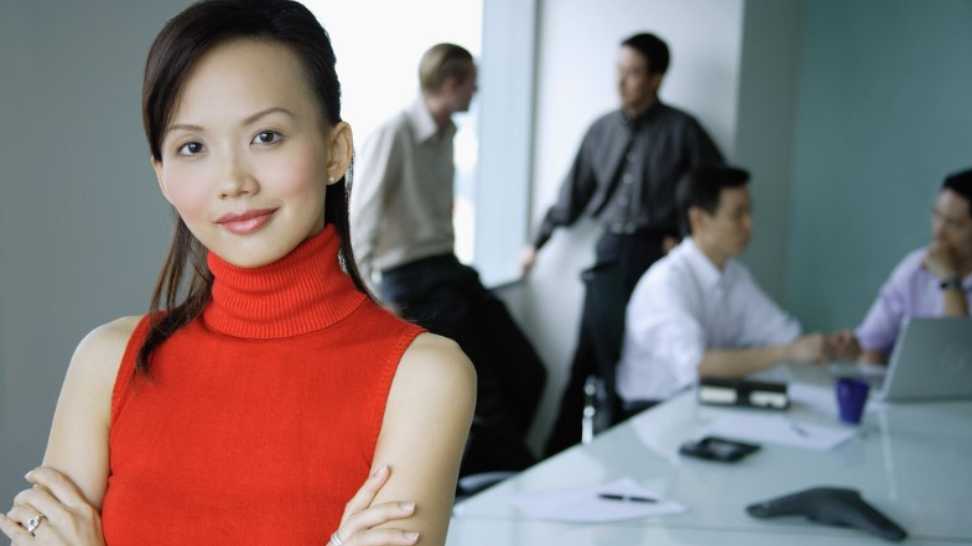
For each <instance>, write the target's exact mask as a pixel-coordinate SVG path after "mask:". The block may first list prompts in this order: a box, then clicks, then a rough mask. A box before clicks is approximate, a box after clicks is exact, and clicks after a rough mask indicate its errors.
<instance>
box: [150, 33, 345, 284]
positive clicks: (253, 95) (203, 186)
mask: <svg viewBox="0 0 972 546" xmlns="http://www.w3.org/2000/svg"><path fill="white" fill-rule="evenodd" d="M350 160H351V129H350V127H349V126H348V125H347V124H345V123H339V124H338V125H336V126H334V127H329V126H328V123H327V121H326V119H325V117H324V113H323V111H322V109H321V105H320V102H319V101H318V99H317V96H316V95H315V94H314V91H313V90H312V88H311V86H310V84H309V83H308V80H307V77H306V76H305V71H304V68H303V66H302V65H301V62H300V59H299V58H298V57H297V55H296V54H294V53H293V52H292V51H291V50H290V49H289V48H288V47H287V46H285V45H282V44H279V43H275V42H270V41H260V40H251V39H241V40H235V41H230V42H227V43H225V44H222V45H219V46H217V47H215V48H213V49H212V50H211V51H209V52H208V53H206V55H204V56H203V57H202V58H201V59H199V61H198V62H197V63H196V66H195V67H194V68H193V70H192V71H191V72H190V74H189V77H188V78H187V80H186V82H185V84H184V85H183V87H182V89H181V93H180V95H179V97H178V98H177V100H176V103H175V106H174V109H173V115H172V118H171V121H170V123H169V125H168V126H167V127H166V129H165V134H164V135H163V138H162V159H161V161H153V168H154V169H155V174H156V176H157V177H158V180H159V186H160V187H161V188H162V193H163V194H164V195H165V198H166V199H167V200H168V201H169V202H170V203H171V204H172V206H173V207H175V209H176V211H177V212H178V213H179V216H180V217H181V218H182V220H183V221H184V222H185V223H186V225H187V226H188V227H189V230H190V231H192V233H193V235H195V236H196V238H197V239H199V241H200V242H202V244H203V245H205V246H206V248H208V249H209V250H210V251H212V252H214V253H216V254H217V255H218V256H220V257H221V258H223V259H224V260H226V261H228V262H230V263H232V264H234V265H237V266H240V267H258V266H261V265H265V264H268V263H270V262H273V261H275V260H278V259H280V258H281V257H283V256H285V255H286V254H287V253H289V252H290V251H291V250H293V249H294V247H296V246H297V245H298V244H300V243H301V241H303V240H305V239H307V238H308V237H310V236H312V235H314V234H316V233H318V232H320V231H321V229H323V227H324V192H325V187H326V185H327V184H329V183H333V182H334V181H337V180H339V179H340V178H341V177H342V176H344V173H345V172H346V171H347V168H348V164H349V163H350Z"/></svg>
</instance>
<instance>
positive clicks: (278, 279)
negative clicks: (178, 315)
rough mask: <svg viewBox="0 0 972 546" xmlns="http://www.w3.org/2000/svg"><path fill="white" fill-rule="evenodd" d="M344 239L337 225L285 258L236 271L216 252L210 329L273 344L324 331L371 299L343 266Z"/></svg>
mask: <svg viewBox="0 0 972 546" xmlns="http://www.w3.org/2000/svg"><path fill="white" fill-rule="evenodd" d="M340 246H341V239H340V237H339V236H338V233H337V231H336V230H335V229H334V227H333V226H327V227H325V228H324V230H323V231H321V232H320V233H318V234H317V235H315V236H313V237H311V238H310V239H308V240H306V241H304V242H302V243H301V244H300V245H298V246H297V248H295V249H294V250H292V251H291V252H290V254H287V255H286V256H284V257H283V258H281V259H279V260H277V261H275V262H273V263H270V264H267V265H264V266H261V267H255V268H244V267H238V266H235V265H233V264H231V263H229V262H227V261H226V260H223V259H222V258H220V257H219V256H217V255H216V254H214V253H212V252H210V253H209V256H208V257H207V262H208V263H209V269H210V271H212V273H213V277H214V281H213V288H212V301H210V303H209V304H208V305H207V306H206V309H205V311H204V312H203V320H204V321H205V324H206V326H207V327H209V328H210V329H212V330H215V331H217V332H220V333H223V334H227V335H230V336H234V337H241V338H253V339H272V338H282V337H290V336H296V335H300V334H306V333H308V332H313V331H315V330H321V329H323V328H326V327H328V326H330V325H331V324H334V323H335V322H337V321H339V320H341V319H343V318H344V317H346V316H347V315H348V314H350V313H351V312H352V311H354V309H356V308H357V307H358V305H360V304H361V302H362V300H364V299H365V295H364V294H362V293H361V292H359V291H358V290H357V289H356V288H355V286H354V283H353V282H352V281H351V278H350V277H348V275H347V274H345V273H344V271H342V270H341V267H340V265H339V263H338V250H339V248H340Z"/></svg>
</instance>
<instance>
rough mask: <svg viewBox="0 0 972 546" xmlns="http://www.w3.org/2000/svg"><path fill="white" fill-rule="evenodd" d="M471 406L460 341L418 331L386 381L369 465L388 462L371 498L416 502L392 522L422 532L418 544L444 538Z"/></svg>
mask: <svg viewBox="0 0 972 546" xmlns="http://www.w3.org/2000/svg"><path fill="white" fill-rule="evenodd" d="M475 405H476V372H475V371H474V369H473V367H472V363H470V362H469V359H468V358H466V355H465V354H463V352H462V350H461V349H459V346H458V345H456V344H455V343H454V342H452V341H450V340H448V339H446V338H444V337H440V336H436V335H433V334H422V335H420V336H419V337H417V338H416V339H415V341H414V342H413V343H412V345H411V346H410V347H409V349H408V350H407V351H406V352H405V354H404V355H403V356H402V361H401V363H400V364H399V366H398V371H397V372H396V373H395V379H394V380H393V382H392V387H391V392H390V393H389V395H388V402H387V405H386V409H385V417H384V420H383V422H382V426H381V434H380V435H379V437H378V445H377V448H376V451H375V459H374V468H379V467H381V466H382V465H388V466H391V467H392V468H393V469H394V471H393V472H392V474H391V478H390V479H389V480H388V483H387V484H385V486H384V487H383V488H382V490H381V492H379V494H378V496H377V498H376V499H375V503H382V502H388V501H396V500H412V501H415V503H416V506H417V508H416V511H415V515H414V516H413V517H412V518H410V519H407V520H402V521H397V522H394V524H393V526H394V527H396V528H402V529H409V530H414V531H418V532H420V533H421V537H420V538H419V541H418V543H419V544H424V545H435V546H440V545H442V544H444V543H445V538H446V530H447V529H448V526H449V516H450V515H451V513H452V503H453V497H454V495H455V488H456V479H457V476H458V474H459V462H460V459H461V457H462V452H463V448H464V447H465V444H466V437H467V436H468V434H469V426H470V424H471V422H472V416H473V410H474V408H475Z"/></svg>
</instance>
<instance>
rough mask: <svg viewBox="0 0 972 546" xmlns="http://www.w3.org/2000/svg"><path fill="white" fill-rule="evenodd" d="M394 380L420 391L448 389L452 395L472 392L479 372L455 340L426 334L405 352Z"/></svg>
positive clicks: (418, 338) (470, 393)
mask: <svg viewBox="0 0 972 546" xmlns="http://www.w3.org/2000/svg"><path fill="white" fill-rule="evenodd" d="M395 382H396V383H399V385H401V386H406V385H408V386H409V387H414V388H417V389H419V390H423V389H448V391H447V392H451V393H452V394H453V395H455V394H464V393H468V394H469V395H473V394H474V393H475V391H476V371H475V369H474V368H473V365H472V362H470V361H469V358H468V357H467V356H466V354H465V353H463V352H462V349H461V348H459V345H458V344H457V343H456V342H455V341H452V340H451V339H448V338H445V337H442V336H439V335H435V334H430V333H424V334H421V335H419V336H417V337H416V338H415V340H414V341H413V342H412V344H411V345H410V346H409V347H408V349H407V350H406V351H405V354H404V355H402V360H401V362H400V363H399V368H398V372H397V374H396V377H395ZM453 400H455V399H454V398H453Z"/></svg>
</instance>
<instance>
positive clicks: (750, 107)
mask: <svg viewBox="0 0 972 546" xmlns="http://www.w3.org/2000/svg"><path fill="white" fill-rule="evenodd" d="M803 4H804V2H803V0H784V1H781V0H747V1H746V5H745V9H744V17H743V29H742V33H743V37H742V41H743V43H742V54H741V55H740V67H739V71H740V76H739V95H738V98H739V102H738V112H737V115H736V127H735V130H736V133H735V143H736V155H735V157H733V158H732V160H733V161H734V162H735V163H737V164H738V165H741V166H743V167H745V168H746V169H748V170H749V172H750V175H751V177H752V178H751V180H750V193H751V196H752V205H753V211H754V219H753V225H754V229H753V238H752V241H751V242H750V244H749V248H748V249H746V253H745V255H744V256H743V261H745V262H746V265H748V266H749V268H750V269H751V270H752V272H753V274H754V275H755V276H756V278H757V279H758V280H759V282H760V285H761V286H762V287H763V288H764V289H765V290H766V292H767V293H768V294H769V295H770V296H771V297H773V298H774V299H776V300H778V301H779V300H781V299H782V297H783V293H784V289H783V287H784V282H785V280H786V260H784V259H783V258H784V257H785V256H786V255H787V243H788V242H789V241H788V233H789V223H790V222H789V218H790V199H791V195H790V192H791V187H792V178H793V135H794V132H795V130H796V128H795V123H796V106H797V90H798V86H799V74H800V63H799V61H800V43H801V42H800V39H801V34H802V32H801V31H802V17H803V9H804V6H803Z"/></svg>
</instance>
